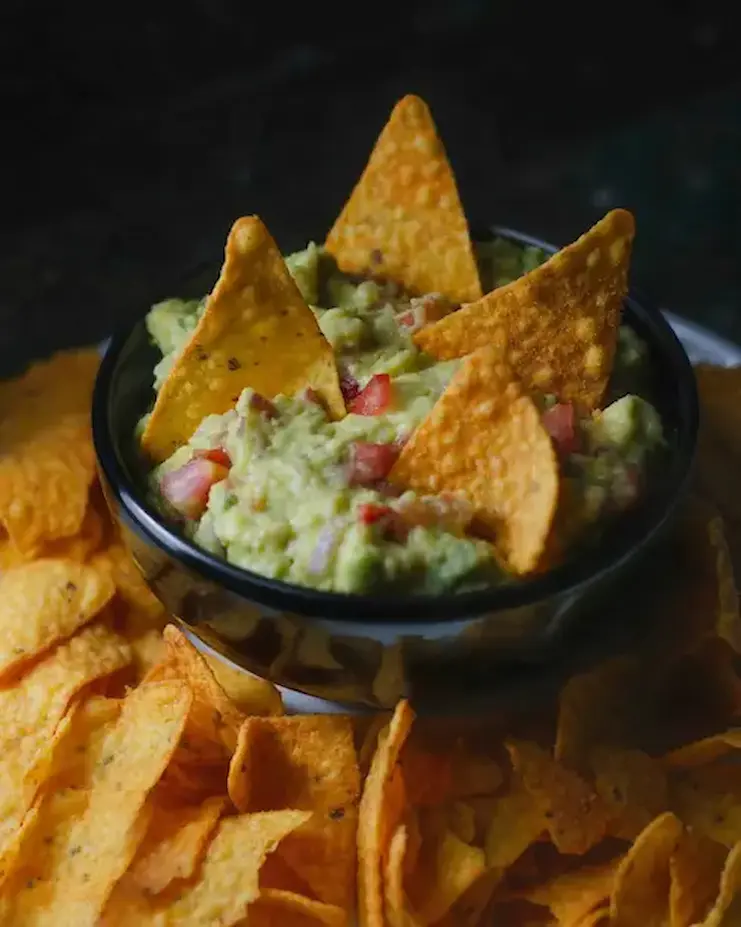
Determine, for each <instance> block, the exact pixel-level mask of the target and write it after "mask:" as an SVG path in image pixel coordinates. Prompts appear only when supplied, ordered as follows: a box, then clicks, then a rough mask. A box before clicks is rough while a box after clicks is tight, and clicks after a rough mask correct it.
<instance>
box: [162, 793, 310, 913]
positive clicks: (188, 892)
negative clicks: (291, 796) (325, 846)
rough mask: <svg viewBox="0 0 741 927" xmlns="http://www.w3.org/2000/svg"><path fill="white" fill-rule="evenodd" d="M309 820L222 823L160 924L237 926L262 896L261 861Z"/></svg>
mask: <svg viewBox="0 0 741 927" xmlns="http://www.w3.org/2000/svg"><path fill="white" fill-rule="evenodd" d="M307 817H308V812H306V811H272V812H267V813H265V814H243V815H240V816H239V817H235V818H225V819H224V820H222V821H221V823H220V824H219V827H218V830H217V832H216V836H215V837H214V839H213V840H212V841H211V844H210V846H209V848H208V850H207V851H206V856H205V859H204V860H203V864H202V866H201V868H200V870H199V873H198V876H197V878H196V880H195V881H194V882H191V883H189V884H188V885H187V887H185V888H184V890H183V891H182V892H181V893H180V895H179V897H178V898H177V900H175V901H173V902H172V903H171V904H170V905H168V906H167V907H166V908H165V909H164V914H165V917H164V918H163V922H164V923H168V924H220V925H222V927H229V925H231V924H236V923H237V922H238V921H239V920H240V919H241V918H243V917H244V916H245V915H246V914H247V913H248V906H249V905H250V904H252V903H253V902H255V901H256V900H257V899H258V897H259V895H260V884H259V875H260V868H261V866H262V864H263V862H264V860H265V857H266V856H267V855H268V854H270V853H272V852H274V851H275V849H276V848H277V847H278V846H279V844H280V843H281V841H282V840H283V839H285V837H286V836H288V834H290V833H291V832H292V831H293V830H295V829H296V828H297V827H300V826H301V824H303V823H305V821H306V819H307ZM160 910H162V909H160ZM248 923H249V921H248Z"/></svg>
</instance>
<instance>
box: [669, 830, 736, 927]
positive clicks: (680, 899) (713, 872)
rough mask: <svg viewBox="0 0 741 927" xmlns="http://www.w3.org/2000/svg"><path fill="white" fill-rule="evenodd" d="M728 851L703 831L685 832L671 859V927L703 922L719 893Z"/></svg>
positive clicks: (684, 926) (690, 925) (687, 926)
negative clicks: (708, 837) (701, 832)
mask: <svg viewBox="0 0 741 927" xmlns="http://www.w3.org/2000/svg"><path fill="white" fill-rule="evenodd" d="M726 856H727V852H726V849H725V847H722V846H721V845H720V844H718V843H715V842H714V841H713V840H708V839H707V838H706V837H703V836H702V835H700V834H691V833H687V832H685V833H683V834H682V837H681V838H680V841H679V843H678V844H677V847H676V849H675V851H674V853H673V854H672V857H671V859H670V860H669V877H670V880H671V884H670V887H669V923H670V927H692V925H693V924H699V923H700V921H702V920H703V918H704V917H705V915H706V914H707V912H708V911H709V910H710V909H711V908H712V906H713V902H714V901H715V899H716V897H717V895H718V887H719V885H720V878H721V873H722V872H723V865H724V863H725V860H726Z"/></svg>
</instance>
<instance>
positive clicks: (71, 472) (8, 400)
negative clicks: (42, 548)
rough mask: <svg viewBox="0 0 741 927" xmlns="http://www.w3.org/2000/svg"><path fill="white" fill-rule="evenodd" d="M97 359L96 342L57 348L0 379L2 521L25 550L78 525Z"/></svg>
mask: <svg viewBox="0 0 741 927" xmlns="http://www.w3.org/2000/svg"><path fill="white" fill-rule="evenodd" d="M99 362H100V357H99V355H98V352H97V350H95V349H84V350H80V351H66V352H61V353H59V354H56V355H55V356H54V357H53V358H51V359H50V360H48V361H44V362H41V363H38V364H35V365H33V366H32V367H31V368H30V369H29V370H28V371H27V372H26V373H25V374H24V375H23V376H21V377H19V378H18V379H16V380H11V381H8V382H5V383H2V384H1V385H0V408H1V409H2V415H0V522H1V523H2V524H3V525H4V527H5V530H6V531H7V533H8V535H9V536H10V538H11V540H12V542H13V545H14V546H15V548H17V549H18V550H19V551H21V552H22V553H29V552H33V551H34V550H35V549H36V548H38V547H39V545H41V544H43V543H44V542H46V541H52V540H55V539H56V538H64V537H70V536H71V535H74V534H76V533H77V532H78V531H79V530H80V526H81V525H82V522H83V519H84V517H85V511H86V509H87V503H88V491H89V488H90V485H91V483H92V482H93V478H94V475H95V454H94V451H93V445H92V440H91V436H90V423H89V408H90V399H91V396H92V387H93V382H94V379H95V374H96V372H97V369H98V364H99Z"/></svg>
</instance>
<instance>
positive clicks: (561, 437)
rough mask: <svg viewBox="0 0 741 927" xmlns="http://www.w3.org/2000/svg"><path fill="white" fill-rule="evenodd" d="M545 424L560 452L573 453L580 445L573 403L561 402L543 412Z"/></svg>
mask: <svg viewBox="0 0 741 927" xmlns="http://www.w3.org/2000/svg"><path fill="white" fill-rule="evenodd" d="M543 425H544V427H545V429H546V431H547V432H548V434H549V435H550V436H551V438H552V440H553V443H554V444H555V445H556V450H557V451H558V452H559V454H563V455H567V454H573V453H574V451H576V450H578V447H579V433H578V431H577V428H576V416H575V414H574V407H573V406H572V405H571V403H566V402H561V403H559V404H558V405H555V406H552V407H551V408H550V409H548V411H547V412H544V413H543Z"/></svg>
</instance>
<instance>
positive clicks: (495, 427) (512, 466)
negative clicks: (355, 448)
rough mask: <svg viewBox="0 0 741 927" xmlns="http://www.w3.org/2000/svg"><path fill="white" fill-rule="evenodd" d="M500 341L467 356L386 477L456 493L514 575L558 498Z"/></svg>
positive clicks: (549, 458)
mask: <svg viewBox="0 0 741 927" xmlns="http://www.w3.org/2000/svg"><path fill="white" fill-rule="evenodd" d="M504 354H505V352H504V351H503V349H502V348H501V346H489V347H486V348H481V349H480V350H478V351H476V352H475V353H474V354H472V355H471V356H470V357H468V358H466V360H465V361H464V362H463V364H462V366H461V368H460V369H459V370H458V371H457V373H456V374H455V376H454V377H453V379H452V380H451V381H450V384H449V385H448V388H447V389H446V390H445V392H444V393H443V395H442V396H441V397H440V399H438V401H437V402H436V403H435V405H434V406H433V408H432V411H431V412H430V414H429V415H428V416H427V418H426V419H425V420H424V421H423V422H422V424H421V425H420V426H419V428H418V429H417V430H416V431H415V432H414V434H413V435H412V437H411V439H410V440H409V441H408V442H407V444H406V445H405V446H404V449H403V450H402V452H401V454H400V456H399V458H398V460H397V461H396V464H395V465H394V468H393V470H392V471H391V473H390V477H389V478H390V480H391V481H392V482H393V483H395V484H396V485H398V486H403V487H405V488H410V489H414V490H417V491H418V492H421V493H456V494H460V495H462V496H463V497H465V498H466V499H467V500H468V502H470V503H471V505H473V507H474V511H475V517H476V521H477V523H478V524H479V525H480V526H481V528H482V529H484V531H485V533H486V534H487V535H489V536H491V537H492V539H493V543H494V546H495V548H496V550H497V552H498V553H499V555H500V557H501V558H502V560H503V561H504V563H505V564H506V565H507V567H508V568H509V569H510V570H512V571H513V572H514V573H519V574H525V573H529V572H532V571H533V570H534V569H535V568H536V567H537V565H538V562H539V560H540V557H541V555H542V553H543V550H544V548H545V545H546V541H547V538H548V532H549V530H550V527H551V523H552V521H553V516H554V513H555V510H556V504H557V502H558V489H559V474H558V462H557V460H556V455H555V452H554V450H553V445H552V443H551V439H550V437H549V436H548V433H547V432H546V430H545V428H544V427H543V423H542V421H541V417H540V413H539V412H538V409H537V407H536V406H535V404H534V403H533V401H532V399H530V397H529V396H527V395H525V393H524V392H523V391H522V388H521V387H520V385H519V384H518V383H517V381H516V380H515V377H514V374H513V373H512V370H511V369H510V367H509V365H508V364H507V363H506V361H505V358H504Z"/></svg>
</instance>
